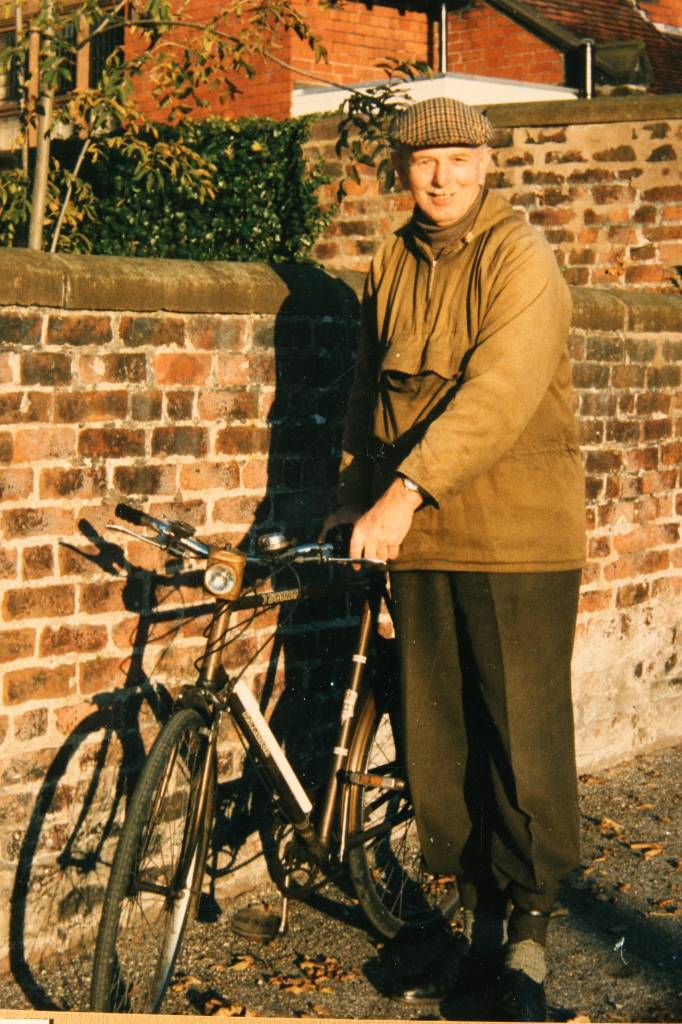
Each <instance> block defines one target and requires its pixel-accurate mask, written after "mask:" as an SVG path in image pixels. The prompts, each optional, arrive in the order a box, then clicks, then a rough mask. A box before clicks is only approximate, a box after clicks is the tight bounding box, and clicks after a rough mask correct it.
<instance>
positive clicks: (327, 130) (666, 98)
mask: <svg viewBox="0 0 682 1024" xmlns="http://www.w3.org/2000/svg"><path fill="white" fill-rule="evenodd" d="M479 109H481V110H483V111H484V112H485V114H486V115H487V116H488V117H489V118H490V120H491V121H492V123H493V124H494V126H495V127H496V128H539V127H553V126H555V125H571V124H612V123H614V122H619V121H620V122H632V121H660V120H664V121H666V120H680V119H682V95H680V94H678V93H671V94H668V95H663V94H658V93H631V94H630V95H629V96H597V97H595V98H594V99H591V100H539V101H537V102H533V103H495V104H491V105H490V106H488V107H481V108H479ZM338 120H339V115H338V114H321V115H318V116H317V117H316V118H314V119H313V120H312V122H311V125H310V138H311V140H312V141H314V142H324V141H330V140H335V139H336V137H337V124H338Z"/></svg>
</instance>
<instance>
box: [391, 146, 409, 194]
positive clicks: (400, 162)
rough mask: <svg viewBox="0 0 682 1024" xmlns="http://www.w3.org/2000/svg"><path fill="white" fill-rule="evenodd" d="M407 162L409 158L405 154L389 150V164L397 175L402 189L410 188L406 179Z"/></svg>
mask: <svg viewBox="0 0 682 1024" xmlns="http://www.w3.org/2000/svg"><path fill="white" fill-rule="evenodd" d="M408 160H409V156H408V154H407V153H405V152H401V151H400V150H397V149H392V150H391V162H392V163H393V169H394V170H395V172H396V174H397V175H398V178H399V179H400V184H401V185H402V187H403V188H409V187H410V186H409V182H408V179H407V161H408Z"/></svg>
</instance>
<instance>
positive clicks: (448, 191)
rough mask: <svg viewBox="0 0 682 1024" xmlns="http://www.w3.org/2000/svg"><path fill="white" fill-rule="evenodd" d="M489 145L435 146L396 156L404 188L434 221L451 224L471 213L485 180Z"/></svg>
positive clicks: (490, 153) (489, 151)
mask: <svg viewBox="0 0 682 1024" xmlns="http://www.w3.org/2000/svg"><path fill="white" fill-rule="evenodd" d="M491 156H492V150H491V149H490V147H489V146H478V147H475V148H472V147H470V146H434V147H433V148H432V149H413V150H412V151H411V152H410V153H407V154H404V155H401V156H399V157H397V159H396V167H397V169H398V173H399V175H400V180H401V182H402V185H403V187H404V188H407V189H409V191H410V192H411V193H412V196H413V198H414V201H415V203H416V204H417V206H418V207H419V209H420V210H421V211H422V213H425V214H426V216H427V217H430V218H431V220H432V221H433V222H434V224H443V225H444V224H450V223H452V222H453V221H456V220H459V218H460V217H463V216H464V214H465V213H466V212H467V210H468V209H469V207H470V206H471V205H472V203H473V202H474V200H475V199H476V197H477V195H478V190H479V189H480V187H481V186H482V185H483V183H484V181H485V175H486V171H487V169H488V165H489V164H490V159H491Z"/></svg>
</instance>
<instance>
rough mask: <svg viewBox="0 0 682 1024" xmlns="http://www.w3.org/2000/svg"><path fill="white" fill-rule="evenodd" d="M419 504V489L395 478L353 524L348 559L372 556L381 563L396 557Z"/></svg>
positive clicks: (420, 500)
mask: <svg viewBox="0 0 682 1024" xmlns="http://www.w3.org/2000/svg"><path fill="white" fill-rule="evenodd" d="M421 504H422V497H421V495H420V494H419V492H418V491H411V490H408V489H407V487H405V484H404V483H403V481H402V480H401V479H400V477H398V478H396V479H395V480H394V481H393V483H392V484H391V486H390V487H389V488H388V490H387V491H385V492H384V493H383V494H382V496H381V497H380V498H379V500H378V501H376V502H375V503H374V505H372V507H371V508H370V509H369V510H368V511H367V512H365V514H364V515H363V516H361V517H360V518H359V519H358V520H357V522H356V523H355V527H354V529H353V535H352V537H351V540H350V557H351V558H372V559H377V560H378V561H380V562H387V561H389V559H392V558H397V557H398V552H399V551H400V545H401V544H402V542H403V540H404V539H405V537H406V536H407V532H408V530H409V529H410V526H411V525H412V517H413V516H414V513H415V512H416V511H417V509H418V508H419V506H420V505H421Z"/></svg>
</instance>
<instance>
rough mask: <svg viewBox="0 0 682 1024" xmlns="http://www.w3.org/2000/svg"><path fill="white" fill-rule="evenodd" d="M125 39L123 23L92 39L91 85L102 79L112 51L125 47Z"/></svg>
mask: <svg viewBox="0 0 682 1024" xmlns="http://www.w3.org/2000/svg"><path fill="white" fill-rule="evenodd" d="M124 41H125V40H124V30H123V25H115V26H113V28H108V29H107V30H106V31H105V32H100V33H99V34H98V35H96V36H94V38H93V39H91V40H90V47H89V49H90V56H89V70H88V77H89V82H90V85H91V86H96V85H98V84H99V82H100V81H101V80H102V75H103V74H104V68H105V66H106V63H107V60H108V59H109V57H110V56H111V54H112V53H114V52H115V51H116V50H118V49H122V48H123V43H124Z"/></svg>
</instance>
